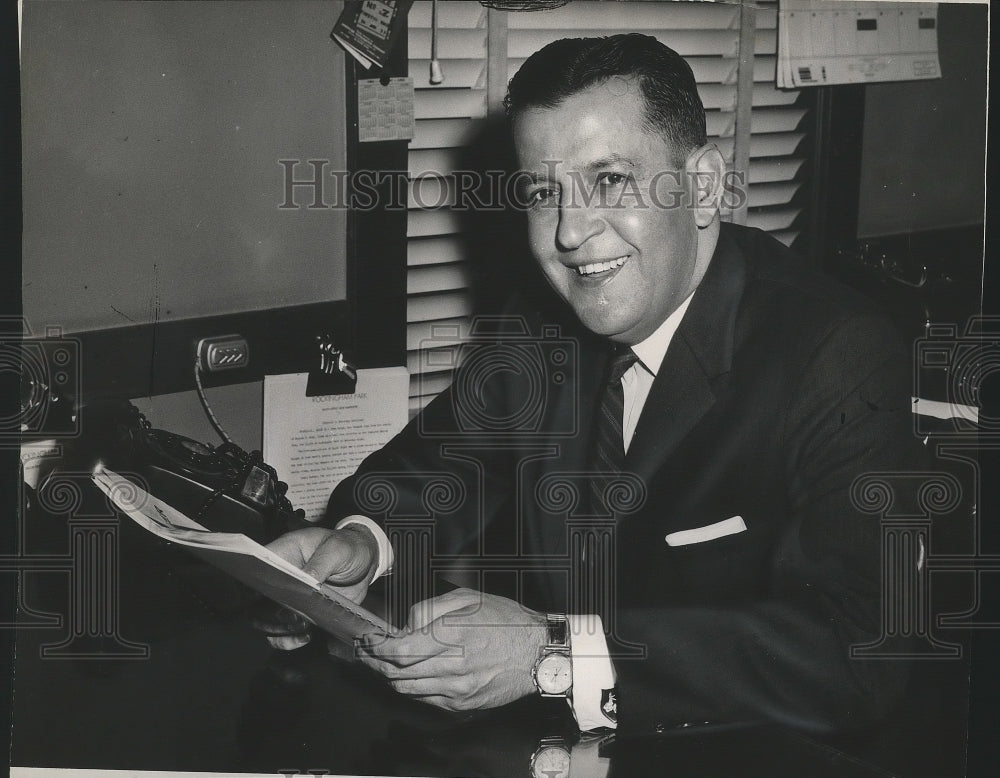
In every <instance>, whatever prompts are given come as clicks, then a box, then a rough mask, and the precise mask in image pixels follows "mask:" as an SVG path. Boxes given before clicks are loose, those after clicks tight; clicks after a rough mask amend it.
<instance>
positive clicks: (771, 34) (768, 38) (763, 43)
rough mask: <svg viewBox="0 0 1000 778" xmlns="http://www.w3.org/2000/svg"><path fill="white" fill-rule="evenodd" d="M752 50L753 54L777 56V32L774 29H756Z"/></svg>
mask: <svg viewBox="0 0 1000 778" xmlns="http://www.w3.org/2000/svg"><path fill="white" fill-rule="evenodd" d="M753 50H754V53H755V54H777V53H778V31H777V30H776V29H772V30H762V29H761V28H760V27H758V28H757V30H756V39H755V41H754V48H753Z"/></svg>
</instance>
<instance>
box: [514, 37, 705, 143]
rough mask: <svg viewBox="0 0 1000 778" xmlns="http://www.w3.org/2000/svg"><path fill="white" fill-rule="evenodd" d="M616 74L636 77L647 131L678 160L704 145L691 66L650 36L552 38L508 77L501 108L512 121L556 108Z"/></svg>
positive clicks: (702, 111) (702, 120) (701, 111)
mask: <svg viewBox="0 0 1000 778" xmlns="http://www.w3.org/2000/svg"><path fill="white" fill-rule="evenodd" d="M614 76H622V77H625V78H636V79H638V82H639V86H640V89H641V90H642V95H643V98H644V99H645V102H646V127H647V129H649V130H651V131H653V132H657V133H659V134H660V135H662V136H663V137H664V138H665V139H666V140H667V141H668V142H669V143H670V144H671V146H672V149H673V152H674V153H675V154H677V155H678V156H679V157H680V159H681V160H683V159H684V157H686V156H687V153H688V152H689V151H691V150H692V149H695V148H698V147H699V146H703V145H704V144H705V142H706V132H705V107H704V106H703V105H702V103H701V97H699V95H698V86H697V84H696V82H695V80H694V73H692V72H691V66H690V65H688V63H687V62H686V61H685V60H684V58H683V57H681V56H680V54H678V53H677V52H676V51H674V50H673V49H671V48H669V47H667V46H664V45H663V44H662V43H660V42H659V41H658V40H657V39H656V38H654V37H652V36H651V35H640V34H639V33H628V34H623V35H611V36H608V37H604V38H564V39H563V40H558V41H554V42H553V43H550V44H549V45H548V46H545V47H544V48H543V49H540V50H539V51H537V52H535V53H534V54H532V55H531V56H530V57H528V59H527V60H526V61H525V63H524V64H523V65H522V66H521V69H520V70H518V71H517V73H516V74H515V75H514V77H513V78H512V79H511V80H510V84H509V85H508V87H507V97H506V98H505V99H504V107H505V108H506V110H507V116H508V118H509V119H511V121H514V120H516V119H517V117H518V116H520V115H521V114H522V113H523V112H524V111H526V110H528V109H531V108H555V107H557V106H558V105H559V104H560V103H561V102H562V101H563V100H565V99H566V98H567V97H570V96H572V95H575V94H577V93H578V92H581V91H583V90H584V89H587V88H589V87H591V86H594V85H595V84H601V83H603V82H605V81H607V80H608V79H610V78H612V77H614Z"/></svg>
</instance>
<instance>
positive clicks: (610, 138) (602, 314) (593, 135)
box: [514, 77, 711, 345]
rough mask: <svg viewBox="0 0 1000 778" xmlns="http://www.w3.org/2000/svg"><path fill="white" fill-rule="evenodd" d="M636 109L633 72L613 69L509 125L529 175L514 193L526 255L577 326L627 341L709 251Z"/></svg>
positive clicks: (686, 284) (694, 276)
mask: <svg viewBox="0 0 1000 778" xmlns="http://www.w3.org/2000/svg"><path fill="white" fill-rule="evenodd" d="M645 115H646V114H645V103H644V100H643V98H642V95H641V93H640V92H639V87H638V84H637V83H636V82H635V79H632V80H631V81H626V80H625V79H623V78H620V77H616V78H612V79H610V80H609V81H607V82H605V83H603V84H598V85H595V86H593V87H590V88H588V89H586V90H584V91H582V92H579V93H577V94H575V95H573V96H571V97H569V98H567V99H566V100H564V101H563V102H562V103H561V104H560V105H559V106H557V107H555V108H550V109H547V108H539V109H531V110H528V111H526V112H525V113H523V114H522V115H521V116H519V117H518V119H517V121H516V123H515V126H514V143H515V146H516V149H517V156H518V162H519V164H520V166H521V169H522V170H523V171H526V172H527V173H529V174H530V175H531V177H532V179H533V180H532V181H531V183H528V184H526V185H525V186H524V188H523V191H522V194H521V196H522V201H525V202H528V203H530V205H529V207H528V211H527V214H528V237H529V241H530V245H531V251H532V254H534V257H535V259H536V260H537V262H538V263H539V265H540V267H541V269H542V271H543V272H544V273H545V275H546V277H547V278H548V281H549V283H550V284H551V285H552V287H553V288H554V289H555V291H556V292H557V293H558V294H559V295H560V296H561V297H562V298H563V299H564V300H565V301H566V302H567V303H569V305H570V306H571V307H572V308H573V310H574V311H575V312H576V315H577V316H578V317H579V319H580V321H581V322H583V324H584V325H585V326H586V327H587V328H588V329H590V330H592V331H593V332H595V333H598V334H600V335H604V336H607V337H608V338H610V339H611V340H614V341H617V342H620V343H626V344H629V345H633V344H635V343H638V342H640V341H641V340H643V339H644V338H646V337H648V336H649V335H650V334H652V332H653V331H654V330H655V329H656V328H657V327H658V326H659V325H660V324H662V323H663V321H664V320H665V319H666V318H667V317H668V316H669V315H670V314H671V313H673V311H674V310H675V309H676V308H677V307H678V306H679V305H680V304H681V303H682V302H683V301H684V300H685V298H686V297H687V296H688V295H689V294H690V293H691V292H692V291H693V290H694V289H695V287H696V286H697V285H698V283H699V282H700V280H701V277H702V275H703V274H704V270H705V267H707V260H708V259H710V258H711V255H710V252H707V253H708V257H707V258H706V257H705V256H704V255H705V254H706V251H705V250H704V248H703V249H702V251H701V252H700V253H701V255H702V256H700V257H699V228H698V226H697V224H696V221H695V216H694V212H693V210H692V208H691V207H690V202H691V200H690V196H691V195H692V186H691V182H690V181H689V176H688V175H687V174H686V173H685V169H684V165H683V164H680V165H678V160H677V158H676V156H677V155H675V154H673V153H672V152H673V150H672V149H671V148H670V147H669V145H668V141H666V140H665V139H664V138H663V137H662V136H660V135H658V134H655V133H653V132H651V131H649V130H646V129H645V128H644V118H645ZM685 156H686V154H685V153H684V152H682V153H681V154H680V157H681V159H682V160H683V158H684V157H685ZM525 180H527V177H525Z"/></svg>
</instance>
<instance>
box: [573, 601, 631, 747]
mask: <svg viewBox="0 0 1000 778" xmlns="http://www.w3.org/2000/svg"><path fill="white" fill-rule="evenodd" d="M566 620H567V622H568V623H569V631H570V657H571V659H572V662H573V701H572V705H573V715H574V716H575V717H576V723H577V726H579V727H580V729H582V730H584V731H587V730H591V729H597V728H598V727H609V728H611V729H616V728H617V727H618V722H617V709H616V708H612V707H611V706H614V705H615V698H614V688H615V679H616V676H615V668H614V665H613V664H611V657H610V656H608V642H607V640H606V639H605V637H604V625H603V624H602V623H601V617H600V616H597V615H593V614H590V615H585V616H567V617H566ZM605 706H607V707H608V708H611V711H612V715H611V716H610V717H609V716H608V715H607V713H606V712H605V710H604V708H605Z"/></svg>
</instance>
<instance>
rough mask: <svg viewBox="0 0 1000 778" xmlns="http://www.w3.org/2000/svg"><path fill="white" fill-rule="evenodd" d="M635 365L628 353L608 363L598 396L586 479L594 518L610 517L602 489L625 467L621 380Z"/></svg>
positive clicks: (630, 350) (623, 395)
mask: <svg viewBox="0 0 1000 778" xmlns="http://www.w3.org/2000/svg"><path fill="white" fill-rule="evenodd" d="M638 361H639V358H638V357H637V356H636V355H635V353H634V352H633V351H632V349H625V350H624V351H620V352H619V353H618V354H617V355H616V356H615V357H614V359H612V361H611V366H610V368H609V370H608V375H607V380H606V382H605V384H604V391H603V393H602V394H601V403H600V406H599V407H598V409H597V419H596V423H595V425H594V439H593V444H592V451H591V453H590V472H591V473H593V475H594V477H592V478H591V479H590V500H591V512H592V513H593V514H594V515H599V516H610V515H611V513H612V512H611V510H609V509H608V507H607V505H606V504H605V501H604V489H605V487H606V486H607V484H608V481H609V478H608V476H614V475H615V474H617V473H620V472H621V471H622V469H623V468H624V467H625V437H624V433H623V427H624V415H625V392H624V390H623V389H622V376H623V375H625V372H626V371H627V370H628V369H629V368H630V367H632V365H634V364H635V363H636V362H638ZM602 476H604V477H602Z"/></svg>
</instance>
